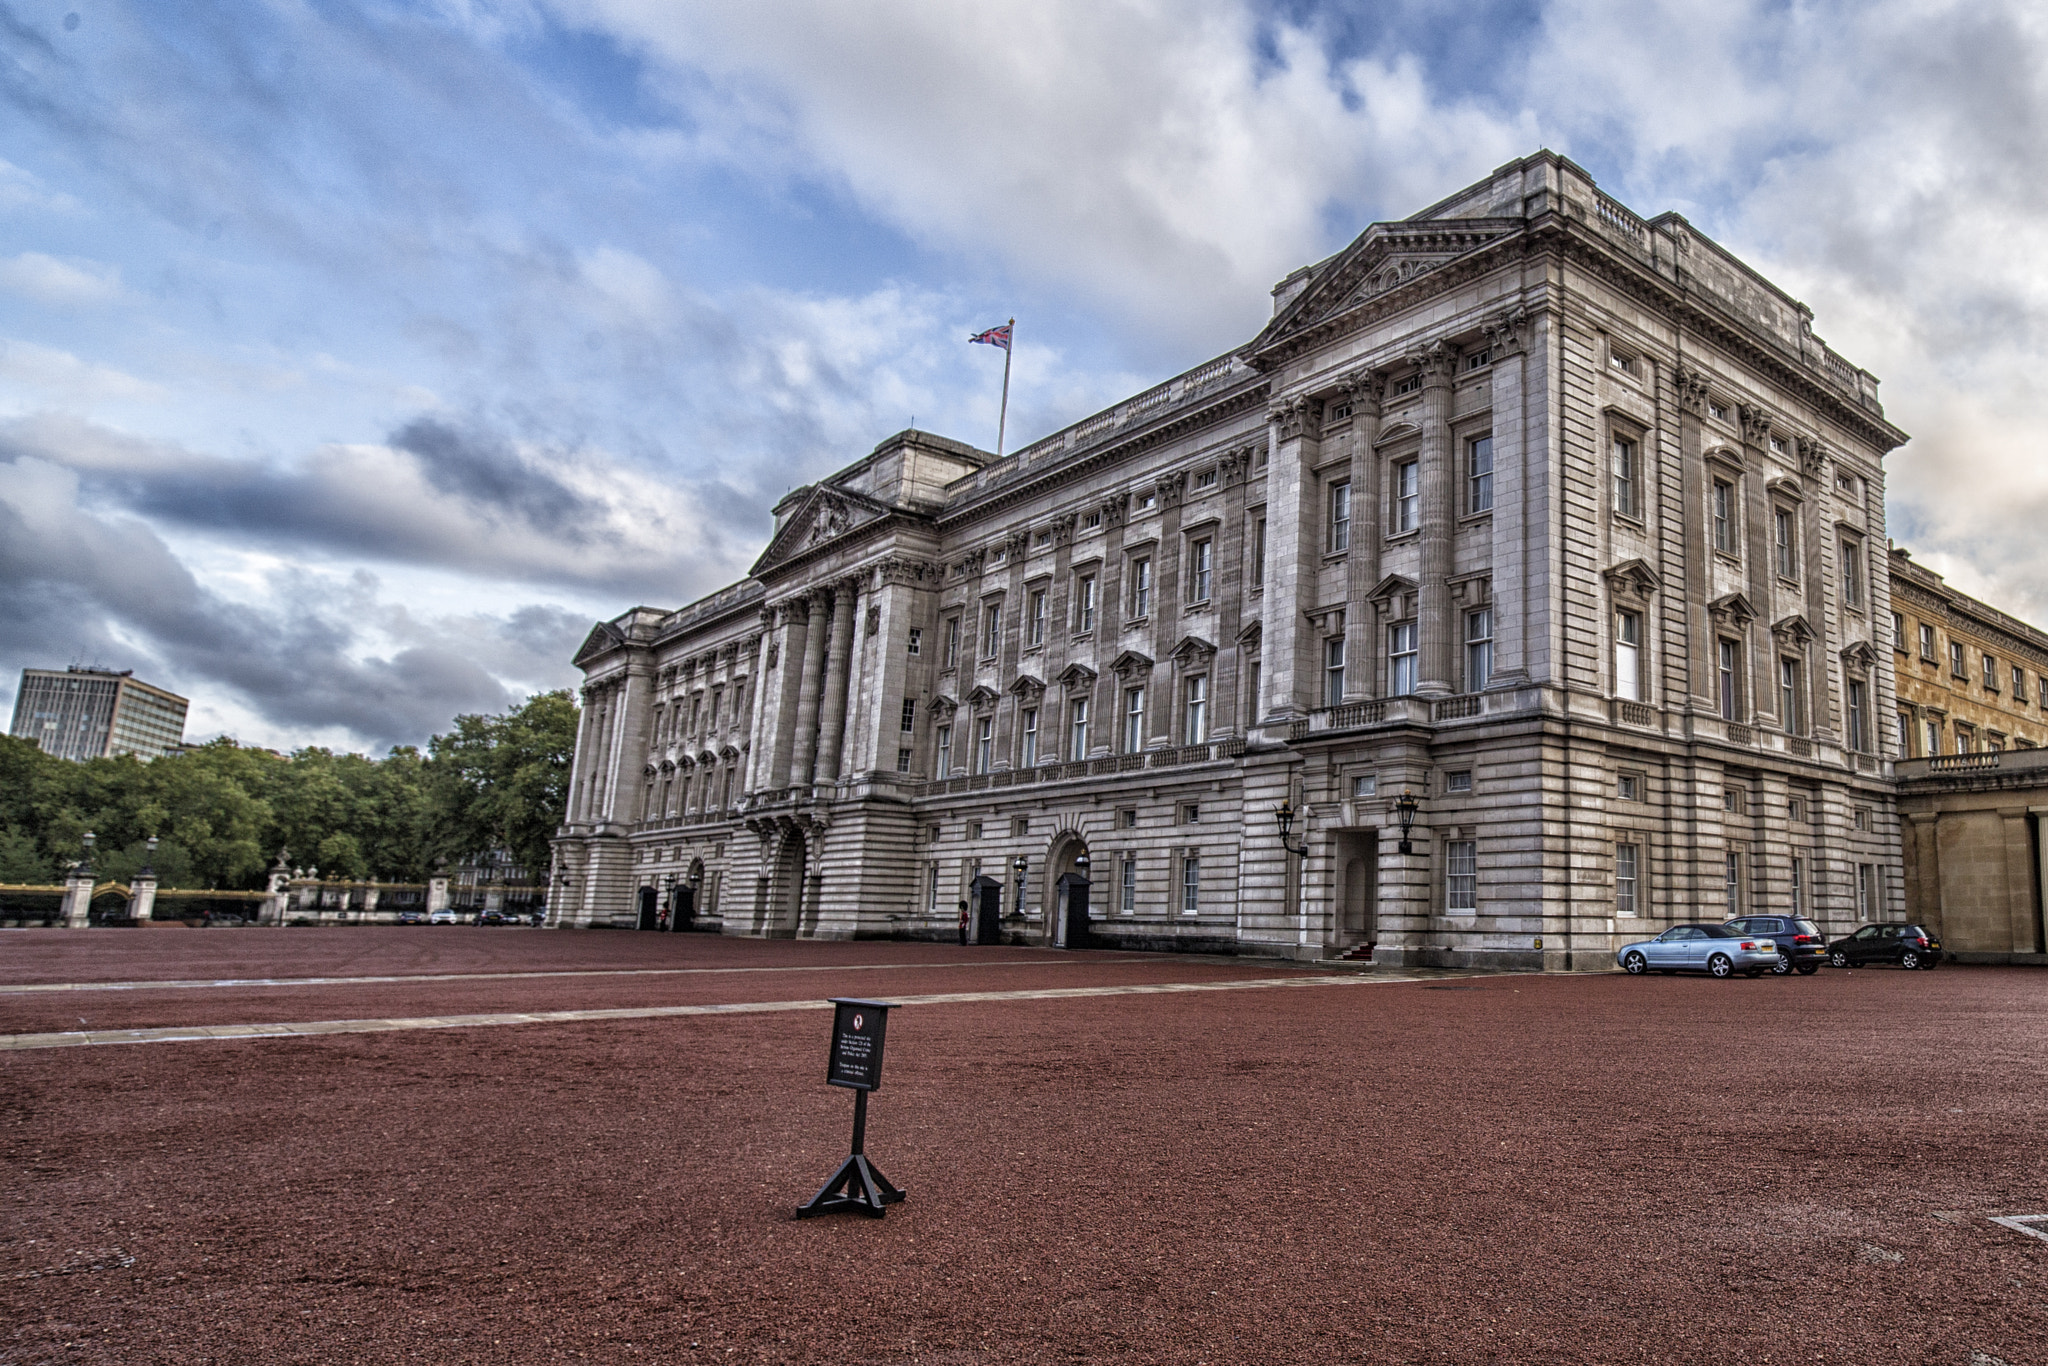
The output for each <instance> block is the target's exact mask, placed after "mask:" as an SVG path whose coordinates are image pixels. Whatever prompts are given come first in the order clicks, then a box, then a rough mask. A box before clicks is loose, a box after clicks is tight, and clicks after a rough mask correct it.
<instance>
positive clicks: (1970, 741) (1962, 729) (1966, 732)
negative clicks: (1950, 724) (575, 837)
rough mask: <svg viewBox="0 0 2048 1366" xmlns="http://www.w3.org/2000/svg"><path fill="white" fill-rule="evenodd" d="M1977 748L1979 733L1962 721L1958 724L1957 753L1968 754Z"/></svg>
mask: <svg viewBox="0 0 2048 1366" xmlns="http://www.w3.org/2000/svg"><path fill="white" fill-rule="evenodd" d="M1976 747H1977V732H1976V730H1975V728H1973V727H1970V726H1966V725H1964V724H1963V723H1962V722H1960V721H1958V722H1956V753H1958V754H1968V753H1969V752H1970V751H1971V750H1973V749H1975V748H1976Z"/></svg>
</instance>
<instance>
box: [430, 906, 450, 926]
mask: <svg viewBox="0 0 2048 1366" xmlns="http://www.w3.org/2000/svg"><path fill="white" fill-rule="evenodd" d="M427 923H428V924H429V925H453V924H454V923H455V912H453V911H451V910H449V909H448V908H447V907H446V906H443V907H442V908H441V909H440V910H438V911H435V912H434V913H433V914H432V915H430V916H428V917H427Z"/></svg>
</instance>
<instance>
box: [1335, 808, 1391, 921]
mask: <svg viewBox="0 0 2048 1366" xmlns="http://www.w3.org/2000/svg"><path fill="white" fill-rule="evenodd" d="M1336 845H1337V848H1336V855H1337V869H1338V883H1337V939H1338V944H1339V946H1340V947H1343V948H1347V949H1348V948H1353V947H1356V946H1358V945H1361V944H1371V943H1374V942H1375V941H1377V940H1378V939H1379V901H1380V896H1379V865H1380V835H1379V831H1377V830H1366V831H1352V830H1340V831H1338V832H1337V833H1336Z"/></svg>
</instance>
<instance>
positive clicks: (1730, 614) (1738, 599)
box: [1707, 593, 1756, 625]
mask: <svg viewBox="0 0 2048 1366" xmlns="http://www.w3.org/2000/svg"><path fill="white" fill-rule="evenodd" d="M1707 611H1708V612H1709V613H1710V614H1712V615H1713V616H1716V617H1726V618H1727V619H1728V620H1730V621H1733V622H1736V623H1738V624H1740V625H1747V624H1749V623H1750V622H1752V621H1755V620H1756V608H1754V607H1752V606H1750V605H1749V599H1748V598H1746V597H1744V596H1743V595H1742V594H1740V593H1730V594H1729V595H1728V596H1727V597H1725V598H1716V599H1714V600H1713V601H1712V602H1710V603H1708V604H1707Z"/></svg>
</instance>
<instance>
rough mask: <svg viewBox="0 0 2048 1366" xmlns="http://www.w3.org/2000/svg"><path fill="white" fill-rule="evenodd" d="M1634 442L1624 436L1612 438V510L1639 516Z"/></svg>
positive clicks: (1625, 514)
mask: <svg viewBox="0 0 2048 1366" xmlns="http://www.w3.org/2000/svg"><path fill="white" fill-rule="evenodd" d="M1639 477H1640V476H1639V474H1638V473H1637V470H1636V443H1635V442H1633V441H1631V440H1629V439H1628V438H1627V437H1625V436H1617V437H1615V438H1614V510H1615V511H1616V512H1618V513H1620V514H1621V515H1622V516H1624V517H1638V516H1641V515H1642V514H1641V499H1640V497H1639V496H1638V493H1637V489H1636V483H1637V480H1638V479H1639Z"/></svg>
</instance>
